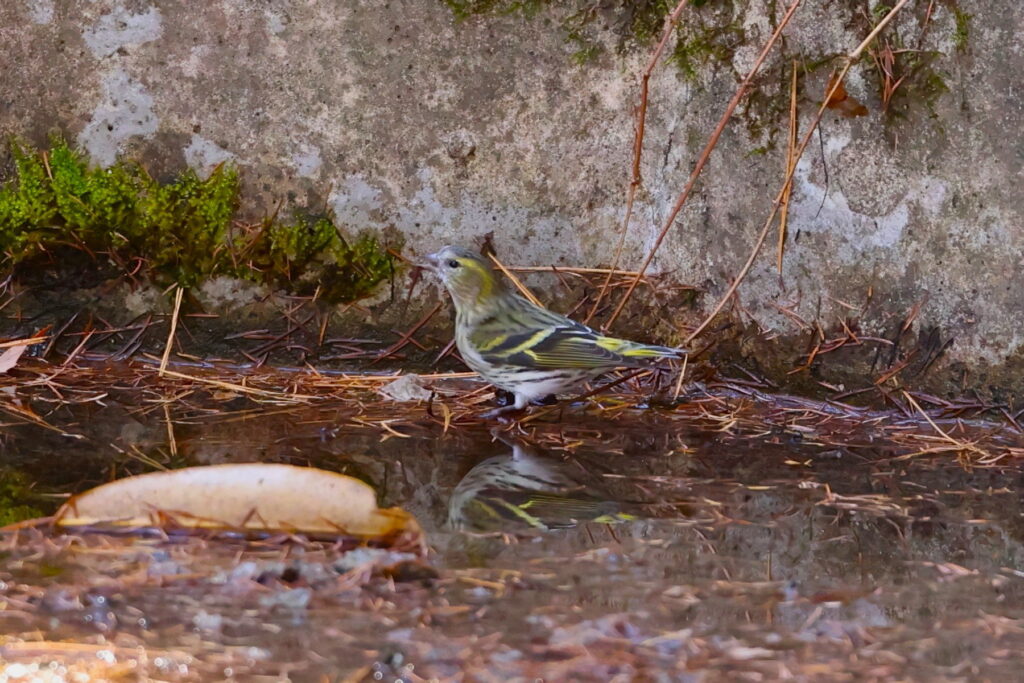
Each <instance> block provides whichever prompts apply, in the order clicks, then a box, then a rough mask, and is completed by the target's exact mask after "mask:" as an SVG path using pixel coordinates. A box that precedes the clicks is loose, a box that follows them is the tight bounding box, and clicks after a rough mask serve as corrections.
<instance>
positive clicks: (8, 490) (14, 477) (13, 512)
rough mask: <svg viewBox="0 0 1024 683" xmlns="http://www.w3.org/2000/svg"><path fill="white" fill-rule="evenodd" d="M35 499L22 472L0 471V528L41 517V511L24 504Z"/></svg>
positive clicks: (7, 469)
mask: <svg viewBox="0 0 1024 683" xmlns="http://www.w3.org/2000/svg"><path fill="white" fill-rule="evenodd" d="M35 498H36V494H35V492H34V491H33V490H32V485H31V483H30V481H29V479H28V477H26V476H25V475H24V474H23V473H22V472H19V471H18V470H14V469H10V468H3V469H0V526H6V525H8V524H14V523H15V522H20V521H22V520H25V519H33V518H35V517H42V516H43V512H42V510H40V509H39V508H36V507H33V506H31V505H28V504H26V503H27V502H28V501H31V500H33V499H35Z"/></svg>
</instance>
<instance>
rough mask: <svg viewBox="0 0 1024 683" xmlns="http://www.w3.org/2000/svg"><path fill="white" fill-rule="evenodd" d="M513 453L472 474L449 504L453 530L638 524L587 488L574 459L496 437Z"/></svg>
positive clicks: (482, 464) (481, 465)
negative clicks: (630, 522) (618, 523)
mask: <svg viewBox="0 0 1024 683" xmlns="http://www.w3.org/2000/svg"><path fill="white" fill-rule="evenodd" d="M496 436H497V437H498V438H499V439H500V440H501V441H502V442H503V443H505V444H506V445H507V446H509V447H510V449H511V450H510V452H509V453H506V454H503V455H497V456H494V457H493V458H488V459H487V460H484V461H483V462H480V463H479V464H477V465H476V466H475V467H473V469H471V470H470V471H469V472H467V473H466V475H465V476H464V477H463V478H462V480H461V481H460V482H459V483H458V484H457V485H456V486H455V489H454V490H453V491H452V496H451V499H450V500H449V501H448V526H449V527H450V528H452V529H456V530H459V531H477V532H487V531H516V530H524V529H527V528H534V529H542V530H550V529H564V528H568V527H573V526H576V525H577V524H579V523H581V522H603V523H613V522H618V521H624V520H628V519H633V517H632V516H631V515H628V514H625V513H623V512H622V509H621V508H622V506H621V505H620V504H619V503H618V502H616V501H614V500H610V499H608V498H607V497H606V496H602V494H601V492H600V491H598V490H596V489H595V488H594V487H593V486H590V485H587V484H584V483H583V481H582V479H583V478H584V477H585V472H584V471H583V470H582V469H581V468H580V466H579V465H578V464H577V463H575V462H574V461H572V460H568V461H567V460H561V459H558V458H556V457H552V456H548V455H545V454H543V453H541V452H540V451H539V450H538V449H537V448H536V447H535V446H533V445H531V444H529V443H527V442H525V441H521V440H510V439H508V438H506V437H505V436H504V435H496Z"/></svg>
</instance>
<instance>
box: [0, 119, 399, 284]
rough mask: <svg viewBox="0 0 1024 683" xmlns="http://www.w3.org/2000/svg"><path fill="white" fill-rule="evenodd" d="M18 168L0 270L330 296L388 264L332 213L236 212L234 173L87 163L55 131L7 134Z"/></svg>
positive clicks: (365, 235) (371, 240) (373, 278)
mask: <svg viewBox="0 0 1024 683" xmlns="http://www.w3.org/2000/svg"><path fill="white" fill-rule="evenodd" d="M12 155H13V159H14V170H15V176H16V177H15V178H14V179H12V180H11V181H10V182H9V183H7V184H6V185H5V186H3V187H2V188H0V268H3V269H4V270H11V269H15V270H16V271H21V272H26V271H30V270H31V268H32V266H33V265H38V264H40V263H42V262H48V263H51V264H55V265H56V266H57V267H60V266H61V265H64V264H70V263H72V262H76V261H77V262H81V261H82V260H83V259H85V260H89V261H91V262H92V263H93V264H94V265H96V266H98V267H100V268H101V269H103V270H106V271H109V274H110V275H112V276H116V275H117V274H118V273H120V274H129V273H130V274H133V275H136V274H141V275H143V276H145V277H148V278H150V279H151V280H152V281H153V282H155V283H157V284H160V285H167V284H171V283H177V284H180V285H183V286H186V287H192V286H195V285H197V284H199V283H200V282H202V281H203V280H205V279H207V278H210V277H215V276H219V275H227V276H232V277H238V278H243V279H247V280H252V281H256V282H264V283H266V284H269V285H272V286H274V287H279V288H282V289H285V290H287V291H290V292H293V293H297V294H312V293H314V292H318V293H319V295H320V296H321V297H323V298H324V299H325V300H327V301H331V302H339V301H352V300H355V299H358V298H360V297H363V296H366V295H367V294H369V293H371V292H372V291H373V290H374V288H375V287H376V286H377V285H378V284H380V283H381V282H382V281H384V280H386V279H388V278H389V277H391V276H392V275H393V273H394V266H395V264H394V259H393V257H392V255H391V253H390V252H389V250H388V248H387V245H386V244H384V242H383V241H382V239H381V237H380V236H379V235H377V234H374V233H371V232H366V231H364V232H360V233H358V234H354V235H346V234H344V232H343V231H342V229H341V228H340V227H339V226H337V225H336V224H335V222H334V220H333V218H332V217H331V216H330V215H323V216H297V217H295V218H294V219H292V220H290V221H284V220H279V219H278V218H277V217H276V216H274V217H271V218H267V219H265V220H264V221H262V222H261V223H259V224H256V225H247V224H245V223H241V222H239V221H237V220H236V214H237V210H238V206H239V177H238V171H237V170H236V169H235V168H233V167H231V166H226V165H222V166H219V167H217V168H216V169H215V170H214V171H213V172H212V173H211V174H210V175H209V177H207V178H205V179H203V178H200V177H199V176H198V175H196V174H195V172H193V171H191V170H188V171H185V172H183V173H181V174H180V175H178V176H177V177H176V178H175V179H174V180H173V181H172V182H169V183H160V182H158V181H156V180H154V179H153V178H152V177H150V176H149V175H148V174H147V173H146V172H145V170H144V169H143V168H142V167H141V166H139V165H137V164H133V163H131V162H128V161H119V162H118V163H116V164H115V165H113V166H112V167H110V168H106V169H101V168H91V167H90V166H89V164H88V162H87V160H86V158H85V156H84V155H83V154H81V153H80V152H79V151H77V150H75V149H73V148H72V147H70V146H69V145H68V144H67V143H66V142H65V141H64V140H63V139H60V138H54V139H53V140H52V142H51V145H50V149H49V150H46V151H36V150H31V149H28V148H27V147H26V146H24V145H22V144H19V143H16V142H15V143H12Z"/></svg>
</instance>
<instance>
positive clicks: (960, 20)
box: [953, 7, 974, 52]
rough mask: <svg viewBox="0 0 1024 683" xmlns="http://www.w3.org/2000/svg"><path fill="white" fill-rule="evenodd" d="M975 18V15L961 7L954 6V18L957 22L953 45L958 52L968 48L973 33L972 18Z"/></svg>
mask: <svg viewBox="0 0 1024 683" xmlns="http://www.w3.org/2000/svg"><path fill="white" fill-rule="evenodd" d="M973 18H974V17H973V15H971V14H968V13H967V12H964V11H963V10H962V9H960V8H959V7H953V19H954V21H955V22H956V25H955V27H954V29H953V45H954V46H955V47H956V50H957V52H965V51H966V50H967V41H968V40H969V39H970V34H971V19H973Z"/></svg>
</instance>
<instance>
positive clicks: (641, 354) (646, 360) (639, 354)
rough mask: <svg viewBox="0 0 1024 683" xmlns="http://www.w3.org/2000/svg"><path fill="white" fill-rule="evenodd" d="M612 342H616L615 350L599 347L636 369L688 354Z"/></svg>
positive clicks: (659, 347) (624, 342)
mask: <svg viewBox="0 0 1024 683" xmlns="http://www.w3.org/2000/svg"><path fill="white" fill-rule="evenodd" d="M614 341H615V342H617V344H616V347H617V348H609V346H610V345H607V346H606V345H604V344H601V345H602V346H605V348H609V350H610V351H613V352H615V353H617V354H619V356H621V357H622V359H623V361H624V362H625V363H626V364H628V365H635V366H637V367H641V366H644V365H650V364H651V363H656V362H657V361H659V360H661V359H663V358H682V357H683V356H685V355H686V354H687V353H688V351H687V350H686V349H677V348H673V347H671V346H655V345H654V344H637V343H636V342H630V341H625V340H623V339H616V340H614Z"/></svg>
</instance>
